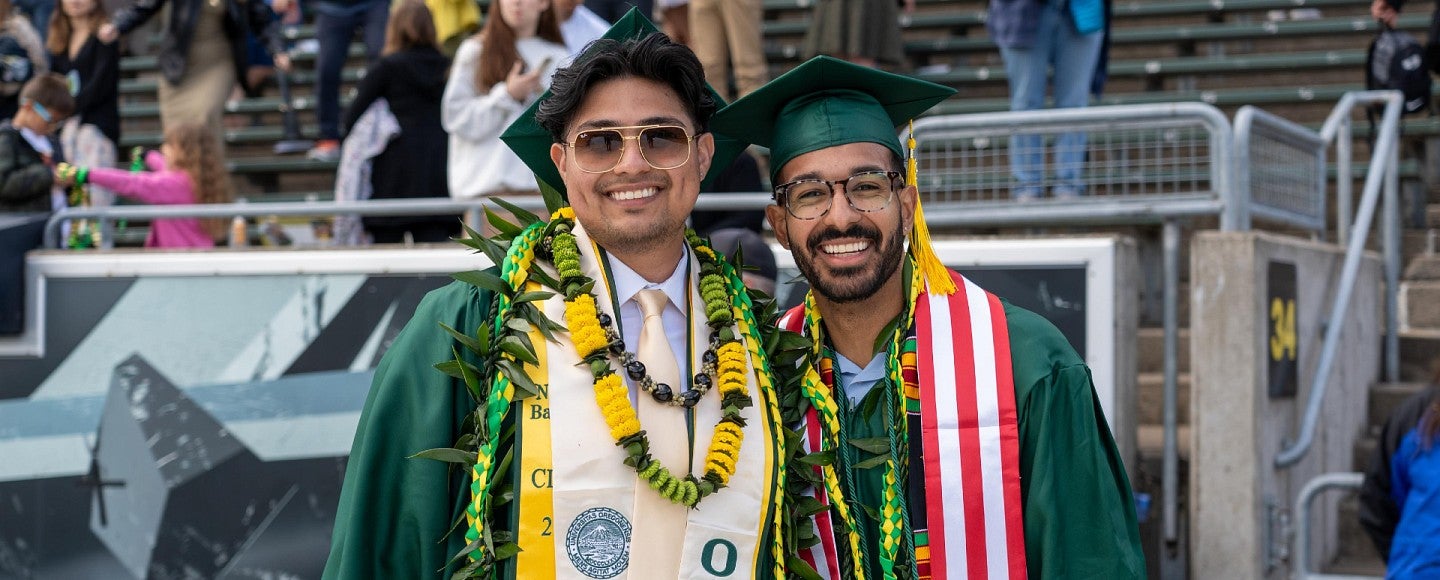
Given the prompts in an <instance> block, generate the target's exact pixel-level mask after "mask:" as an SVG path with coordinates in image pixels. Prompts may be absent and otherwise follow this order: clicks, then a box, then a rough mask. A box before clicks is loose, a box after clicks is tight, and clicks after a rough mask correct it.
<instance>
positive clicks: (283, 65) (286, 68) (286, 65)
mask: <svg viewBox="0 0 1440 580" xmlns="http://www.w3.org/2000/svg"><path fill="white" fill-rule="evenodd" d="M294 66H295V63H294V62H291V60H290V53H288V52H281V53H278V54H276V55H275V68H278V69H280V72H287V73H288V72H290V69H291V68H292V67H294Z"/></svg>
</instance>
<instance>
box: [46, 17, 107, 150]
mask: <svg viewBox="0 0 1440 580" xmlns="http://www.w3.org/2000/svg"><path fill="white" fill-rule="evenodd" d="M50 70H51V71H53V72H56V73H59V74H62V75H68V74H70V73H71V72H74V73H75V74H76V75H77V76H78V77H79V78H78V80H79V81H80V82H79V85H80V91H79V92H77V93H75V115H76V116H78V117H80V122H81V123H84V124H87V125H94V126H95V127H96V128H98V129H100V132H101V133H104V134H105V137H107V138H109V139H110V142H111V143H114V144H115V145H116V146H117V147H118V146H119V145H120V46H119V43H118V42H112V43H109V44H106V43H103V42H100V38H99V37H97V36H95V35H91V36H90V39H89V40H87V41H85V45H84V46H82V47H80V52H79V53H78V54H76V55H75V58H74V59H71V58H70V52H69V51H68V50H66V51H62V52H58V53H54V52H52V53H50Z"/></svg>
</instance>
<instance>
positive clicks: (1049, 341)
mask: <svg viewBox="0 0 1440 580" xmlns="http://www.w3.org/2000/svg"><path fill="white" fill-rule="evenodd" d="M1002 303H1003V304H1004V306H1005V319H1006V324H1007V326H1008V327H1009V331H1010V353H1011V364H1012V370H1013V372H1014V380H1015V404H1016V410H1017V412H1018V415H1019V420H1018V422H1019V428H1020V495H1021V503H1022V504H1023V512H1024V527H1025V565H1026V570H1027V572H1028V575H1029V577H1030V578H1032V579H1043V578H1096V579H1107V580H1109V579H1121V578H1143V577H1144V576H1145V561H1144V554H1143V553H1142V551H1141V548H1140V533H1139V528H1138V525H1137V524H1136V520H1135V501H1134V498H1133V497H1132V495H1131V490H1130V481H1129V479H1128V478H1127V477H1126V475H1125V466H1124V465H1123V464H1122V462H1121V459H1120V453H1119V451H1118V450H1116V448H1115V440H1114V438H1113V437H1112V436H1111V435H1110V428H1109V426H1108V424H1107V423H1106V422H1105V417H1104V415H1103V413H1102V411H1101V408H1100V400H1099V399H1098V398H1097V397H1096V395H1095V389H1094V386H1093V385H1092V384H1091V379H1090V369H1089V368H1088V367H1086V366H1085V361H1084V360H1082V359H1081V358H1080V356H1079V355H1078V354H1076V352H1075V350H1074V349H1073V348H1072V347H1071V346H1070V343H1069V342H1068V341H1066V340H1065V337H1064V336H1063V335H1061V334H1060V331H1059V330H1058V329H1056V328H1055V326H1054V325H1052V324H1050V322H1049V321H1048V320H1045V319H1044V318H1042V317H1040V316H1039V315H1037V314H1035V313H1033V312H1030V311H1028V310H1025V309H1023V308H1019V307H1016V306H1013V305H1011V304H1010V303H1009V302H1004V301H1003V300H1002ZM839 374H840V373H839V369H838V367H837V369H836V376H837V377H838V376H839ZM881 384H883V383H877V386H878V385H881ZM840 389H841V387H840V386H837V391H838V390H840ZM876 394H878V392H877V391H876V390H875V389H874V388H873V387H872V389H871V391H870V392H869V393H868V394H867V395H866V396H867V397H869V396H872V395H876ZM836 399H837V403H839V404H840V405H841V407H842V412H844V413H845V417H844V419H843V420H844V424H845V429H846V432H845V433H843V435H842V437H841V440H842V441H845V440H851V439H866V438H871V437H884V436H886V435H887V430H886V427H885V425H884V424H883V422H884V420H883V417H882V415H883V413H881V412H878V409H881V407H880V406H873V405H865V404H863V402H862V404H855V405H852V404H850V403H849V400H848V397H845V396H837V397H836ZM865 408H871V409H876V410H877V412H873V413H870V414H868V415H865V414H863V413H862V409H865ZM918 443H919V439H918V435H912V436H911V445H917V444H918ZM852 449H853V447H852ZM871 456H872V455H871V454H868V453H866V452H864V451H859V450H855V452H854V453H853V454H850V459H851V461H849V462H847V463H854V462H858V461H864V460H865V459H867V458H869V457H871ZM918 468H919V466H917V465H914V464H912V465H911V470H912V471H913V470H916V469H918ZM884 471H885V470H884V467H883V466H881V467H875V468H872V469H851V468H849V466H848V465H847V466H842V471H841V477H842V478H845V477H850V478H854V482H853V483H854V490H855V492H856V495H857V496H858V497H852V498H850V499H851V500H852V501H858V502H859V503H861V504H862V505H865V506H868V507H869V508H871V509H873V510H875V511H876V512H877V513H878V512H879V509H880V506H881V505H882V493H883V486H882V485H883V484H882V479H881V478H882V477H883V475H884ZM847 483H848V482H847ZM852 513H858V514H860V515H859V517H860V518H862V521H864V522H866V524H867V525H862V526H859V528H860V529H861V533H862V542H861V548H862V549H863V550H864V551H865V556H866V557H865V563H866V574H867V577H869V578H880V577H882V576H881V575H880V563H879V559H878V557H877V556H876V555H877V553H878V550H879V544H878V542H879V540H878V537H877V533H876V528H877V526H878V523H876V522H873V521H871V520H870V518H869V517H868V516H866V515H864V513H865V510H852ZM837 533H839V532H838V531H837ZM841 550H842V551H843V550H845V547H844V546H843V543H842V547H841ZM845 558H847V556H843V555H842V558H841V561H842V562H845V561H847V560H846V559H845ZM904 559H905V560H906V561H909V560H910V558H909V557H905V558H904Z"/></svg>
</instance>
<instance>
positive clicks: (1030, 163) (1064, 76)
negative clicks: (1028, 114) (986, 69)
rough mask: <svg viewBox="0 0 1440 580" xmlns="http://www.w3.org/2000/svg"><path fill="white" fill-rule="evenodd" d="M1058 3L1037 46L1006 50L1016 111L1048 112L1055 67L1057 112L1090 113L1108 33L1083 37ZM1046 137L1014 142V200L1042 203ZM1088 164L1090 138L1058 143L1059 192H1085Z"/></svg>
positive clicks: (1043, 19)
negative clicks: (1092, 90)
mask: <svg viewBox="0 0 1440 580" xmlns="http://www.w3.org/2000/svg"><path fill="white" fill-rule="evenodd" d="M1056 4H1057V3H1055V2H1047V3H1046V6H1045V8H1044V9H1042V10H1041V11H1040V23H1039V25H1038V29H1037V30H1036V31H1035V42H1034V44H1032V45H1031V46H1029V47H1025V48H1005V47H1001V48H1000V56H1001V58H1003V59H1004V60H1005V74H1006V75H1007V76H1008V77H1009V80H1010V110H1012V111H1033V110H1037V109H1043V108H1045V87H1046V81H1047V80H1049V79H1048V77H1049V76H1050V69H1051V67H1052V66H1053V67H1054V71H1055V72H1054V90H1055V108H1057V109H1062V108H1067V107H1084V106H1085V105H1087V104H1088V103H1089V100H1090V81H1091V80H1092V79H1093V78H1094V76H1095V65H1096V64H1097V62H1098V61H1099V59H1100V47H1101V44H1102V43H1103V42H1104V39H1105V37H1104V34H1105V33H1104V32H1103V31H1098V32H1092V33H1090V34H1083V35H1082V34H1079V33H1077V32H1076V31H1075V25H1074V24H1073V23H1072V22H1071V21H1070V18H1069V16H1067V15H1066V14H1064V13H1062V12H1061V9H1060V7H1059V6H1057V5H1056ZM1043 143H1044V136H1043V135H1019V136H1016V137H1013V138H1011V139H1010V172H1011V174H1012V175H1013V176H1014V177H1015V181H1016V185H1015V189H1014V191H1013V192H1012V196H1014V197H1017V198H1019V197H1038V196H1040V195H1041V194H1042V193H1043V190H1042V188H1041V186H1042V181H1044V179H1045V148H1044V144H1043ZM1084 163H1085V133H1061V134H1060V135H1058V136H1057V137H1056V139H1055V181H1056V190H1057V191H1063V192H1066V193H1069V194H1079V193H1082V192H1083V191H1084V183H1083V182H1082V181H1081V177H1082V176H1081V169H1082V168H1083V166H1084Z"/></svg>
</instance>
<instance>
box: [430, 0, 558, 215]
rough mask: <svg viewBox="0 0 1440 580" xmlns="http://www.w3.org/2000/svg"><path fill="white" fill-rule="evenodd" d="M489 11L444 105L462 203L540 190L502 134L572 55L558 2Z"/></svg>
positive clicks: (458, 64) (461, 54) (505, 4)
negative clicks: (553, 5)
mask: <svg viewBox="0 0 1440 580" xmlns="http://www.w3.org/2000/svg"><path fill="white" fill-rule="evenodd" d="M489 11H490V13H489V14H488V15H487V16H488V17H487V18H486V19H485V26H484V27H483V28H482V29H481V30H480V32H479V33H478V34H476V35H475V36H472V37H470V38H467V39H465V41H464V42H462V43H460V48H459V50H457V51H456V53H455V64H454V66H453V67H452V68H451V72H450V81H449V82H448V83H446V85H445V94H444V97H442V102H441V123H442V124H443V125H444V127H445V131H446V132H447V133H449V134H450V150H449V159H448V163H447V165H448V167H449V175H448V183H449V186H450V197H452V198H455V199H458V200H468V199H475V198H478V197H485V196H495V195H502V194H508V195H506V196H507V197H508V196H509V195H527V194H533V193H535V192H536V191H537V190H536V184H535V175H534V174H533V173H531V172H530V170H529V169H526V167H525V164H524V163H521V162H520V159H519V158H518V157H516V156H515V153H514V152H512V151H511V150H510V148H509V147H506V146H505V145H504V144H503V143H501V142H500V133H502V132H503V131H504V130H505V128H506V127H508V126H510V124H511V123H514V122H515V120H516V119H518V118H519V117H520V115H521V113H523V112H524V111H525V109H526V107H529V106H530V104H531V103H533V102H535V99H536V98H537V97H539V96H540V94H541V93H542V92H544V91H545V89H547V88H549V86H550V75H551V74H552V73H554V71H555V68H556V67H557V66H559V65H562V64H564V61H566V60H567V59H568V58H569V56H570V52H569V51H568V50H567V49H566V48H565V44H564V40H563V39H562V38H561V36H560V27H559V24H558V20H557V18H556V13H555V11H554V10H552V9H551V5H550V0H495V1H494V2H491V3H490V8H489ZM497 15H498V16H499V18H496V17H495V16H497ZM471 225H472V226H478V225H479V224H471Z"/></svg>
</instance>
